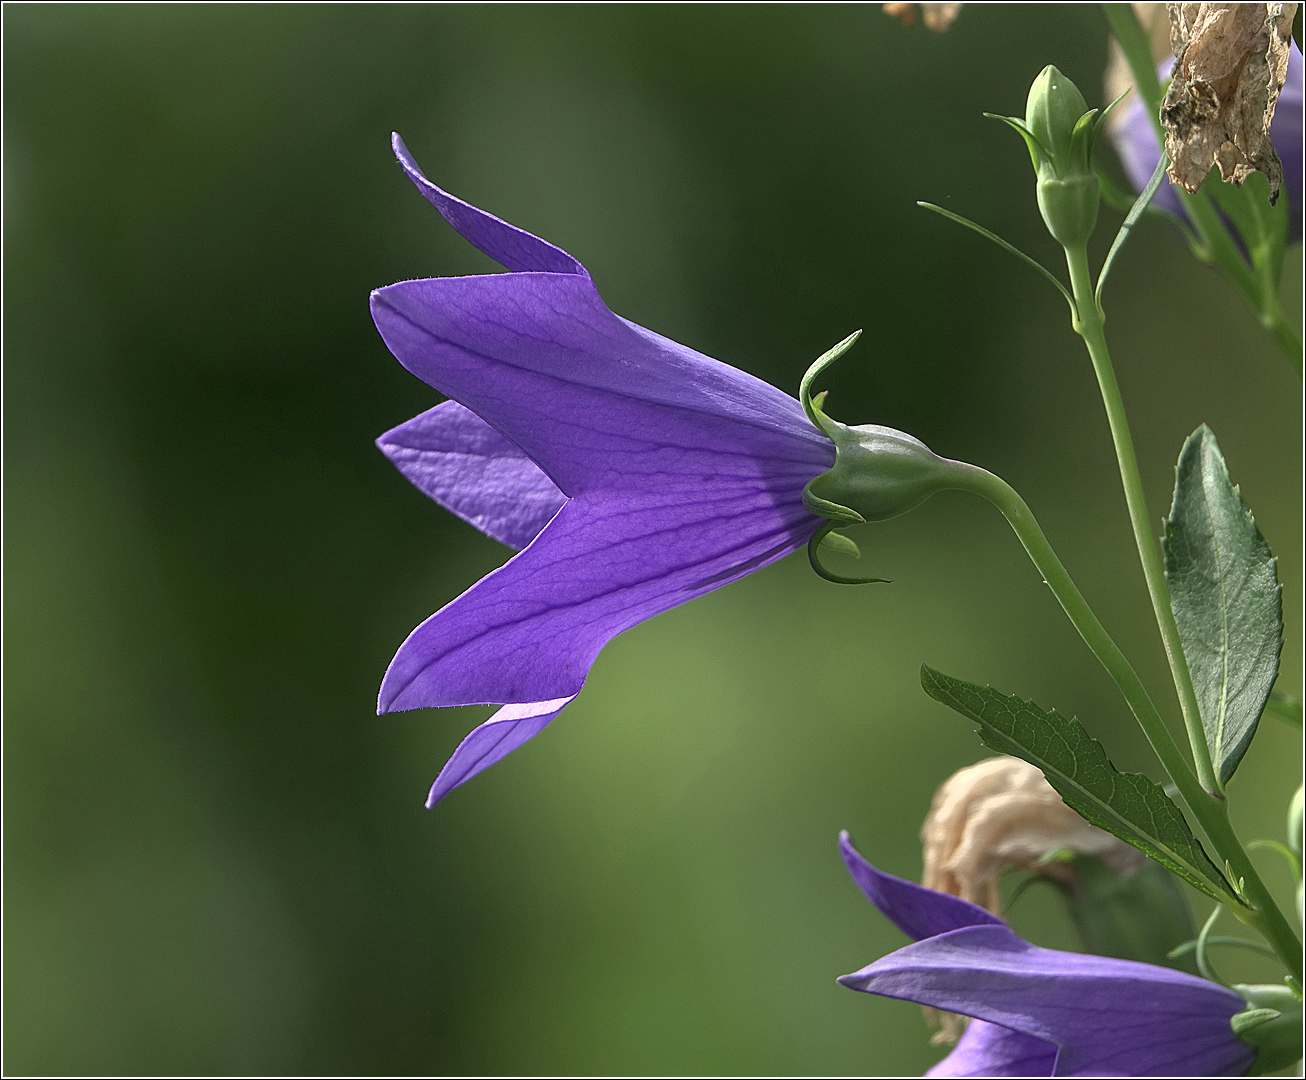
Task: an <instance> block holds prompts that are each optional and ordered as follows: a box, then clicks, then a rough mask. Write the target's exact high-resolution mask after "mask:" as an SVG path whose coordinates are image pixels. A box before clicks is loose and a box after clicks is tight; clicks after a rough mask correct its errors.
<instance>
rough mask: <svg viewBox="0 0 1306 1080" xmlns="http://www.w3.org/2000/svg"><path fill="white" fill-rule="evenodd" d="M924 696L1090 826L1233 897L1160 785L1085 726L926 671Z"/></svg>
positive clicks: (1218, 895) (1211, 891)
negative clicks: (1040, 778)
mask: <svg viewBox="0 0 1306 1080" xmlns="http://www.w3.org/2000/svg"><path fill="white" fill-rule="evenodd" d="M921 685H922V686H924V687H925V692H926V693H927V694H929V695H930V697H932V698H934V700H935V701H941V702H942V703H943V704H944V705H947V706H948V707H949V708H951V709H955V710H956V711H957V712H959V713H961V715H962V716H965V717H967V718H969V719H971V720H974V721H975V722H976V723H978V724H979V725H980V728H979V736H980V739H981V740H983V742H984V745H985V746H988V747H991V748H992V749H994V750H997V751H998V752H999V753H1003V754H1012V755H1014V756H1015V757H1019V758H1024V759H1025V760H1026V761H1028V762H1029V763H1030V764H1031V765H1033V766H1035V767H1036V768H1038V769H1040V770H1041V771H1042V773H1043V775H1044V776H1045V777H1046V778H1047V781H1048V783H1049V784H1051V785H1052V786H1053V787H1054V788H1056V790H1057V793H1058V794H1059V795H1060V796H1061V797H1062V798H1063V799H1064V800H1065V801H1066V805H1067V806H1069V807H1070V808H1071V809H1072V810H1075V811H1076V812H1077V813H1079V814H1080V815H1081V816H1082V817H1084V818H1085V819H1086V820H1087V821H1089V822H1091V823H1092V824H1094V825H1096V826H1097V827H1098V828H1099V829H1105V830H1106V831H1107V832H1109V833H1113V834H1114V835H1116V836H1118V837H1120V839H1121V840H1123V841H1125V843H1127V844H1132V845H1133V846H1134V847H1136V848H1138V850H1139V851H1141V852H1143V853H1144V854H1145V855H1148V856H1150V857H1151V858H1153V859H1155V860H1156V861H1157V862H1159V863H1160V864H1161V865H1162V866H1164V867H1166V869H1168V870H1171V871H1173V872H1174V873H1176V874H1178V875H1179V876H1180V877H1181V878H1183V879H1184V880H1185V881H1186V882H1188V884H1190V885H1192V886H1193V887H1194V888H1195V889H1200V890H1201V891H1202V892H1204V893H1206V894H1207V895H1208V896H1210V897H1212V898H1213V899H1215V900H1221V901H1227V900H1230V899H1235V896H1234V893H1233V890H1232V889H1230V888H1229V885H1228V883H1227V882H1226V881H1225V879H1224V875H1223V874H1221V873H1220V871H1219V870H1218V869H1217V868H1216V866H1215V864H1214V863H1213V862H1211V859H1210V857H1209V856H1208V855H1207V854H1206V850H1205V849H1204V848H1203V847H1202V845H1201V842H1200V841H1199V840H1198V839H1197V838H1196V837H1195V836H1194V835H1193V832H1192V830H1191V829H1190V828H1189V827H1188V822H1187V821H1185V820H1184V816H1183V813H1182V812H1181V811H1180V809H1179V807H1177V806H1176V805H1175V804H1174V803H1173V802H1171V801H1170V798H1169V797H1168V796H1167V795H1166V793H1165V792H1164V791H1163V790H1162V789H1161V786H1160V785H1159V784H1156V783H1154V782H1153V781H1151V780H1149V779H1148V778H1147V777H1146V776H1141V775H1139V774H1137V773H1122V772H1119V771H1117V769H1116V767H1115V766H1114V765H1112V764H1111V762H1110V760H1109V759H1108V758H1107V756H1106V751H1105V750H1103V749H1102V744H1101V743H1099V742H1098V741H1097V740H1096V739H1094V738H1093V737H1092V736H1091V735H1089V733H1088V732H1087V731H1085V730H1084V725H1083V724H1081V723H1080V722H1079V721H1078V720H1076V719H1075V718H1074V717H1071V718H1070V719H1067V718H1066V717H1064V716H1062V715H1061V714H1060V713H1059V712H1057V711H1056V710H1055V709H1054V710H1052V711H1051V712H1044V711H1043V710H1042V709H1040V708H1039V707H1038V706H1037V705H1035V704H1034V703H1033V702H1031V701H1024V700H1022V699H1020V698H1018V697H1008V696H1007V695H1006V694H1002V693H999V692H998V691H997V690H994V689H993V688H992V687H989V686H983V687H981V686H976V685H974V684H973V683H967V682H962V681H961V680H960V679H953V678H950V677H949V676H947V675H943V674H941V673H940V672H937V671H935V670H933V669H932V668H929V667H925V666H922V667H921Z"/></svg>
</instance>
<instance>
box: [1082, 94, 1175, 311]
mask: <svg viewBox="0 0 1306 1080" xmlns="http://www.w3.org/2000/svg"><path fill="white" fill-rule="evenodd" d="M1117 100H1119V99H1117ZM1169 163H1170V159H1169V158H1168V157H1166V156H1165V154H1164V152H1163V153H1162V154H1161V160H1160V161H1158V162H1157V163H1156V169H1155V170H1154V171H1153V172H1152V179H1151V180H1149V181H1148V182H1147V187H1145V188H1143V191H1142V194H1140V195H1139V196H1138V198H1137V199H1136V200H1135V202H1134V205H1133V206H1131V207H1130V208H1129V213H1128V214H1126V215H1125V220H1124V221H1123V222H1121V224H1120V231H1119V232H1117V233H1116V238H1115V241H1114V242H1113V243H1112V244H1111V250H1110V251H1108V252H1107V253H1106V261H1104V262H1103V263H1102V272H1101V273H1100V274H1098V276H1097V288H1096V289H1095V290H1094V291H1093V301H1094V302H1095V303H1096V304H1097V308H1098V311H1101V310H1102V286H1103V285H1105V284H1106V279H1107V275H1108V274H1109V273H1111V267H1112V265H1113V264H1114V263H1115V261H1116V255H1117V254H1118V253H1119V251H1120V249H1121V248H1122V247H1124V245H1125V241H1126V240H1127V239H1128V238H1129V234H1130V232H1131V231H1132V230H1133V228H1134V226H1135V225H1137V224H1138V219H1139V218H1141V217H1142V216H1143V211H1144V210H1146V209H1147V207H1148V204H1149V203H1151V201H1152V197H1153V196H1154V195H1155V194H1156V190H1157V188H1159V187H1160V186H1161V181H1162V180H1163V179H1164V178H1165V167H1166V165H1168V164H1169Z"/></svg>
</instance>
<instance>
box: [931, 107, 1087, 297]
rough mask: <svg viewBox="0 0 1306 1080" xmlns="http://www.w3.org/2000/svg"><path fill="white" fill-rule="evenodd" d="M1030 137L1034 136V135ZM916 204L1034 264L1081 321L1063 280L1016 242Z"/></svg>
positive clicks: (946, 212)
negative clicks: (1015, 243)
mask: <svg viewBox="0 0 1306 1080" xmlns="http://www.w3.org/2000/svg"><path fill="white" fill-rule="evenodd" d="M998 119H999V120H1009V117H1005V116H1000V117H998ZM1030 137H1031V138H1033V136H1030ZM1031 152H1032V151H1031ZM916 205H917V206H923V207H924V208H925V209H926V210H933V211H934V212H935V213H936V214H939V215H941V216H942V217H945V218H947V219H948V220H949V221H955V222H956V223H957V224H958V225H965V226H966V228H968V229H973V230H974V231H975V232H977V233H979V234H980V236H982V237H984V238H985V239H986V240H992V241H993V242H994V243H995V244H997V245H998V247H1000V248H1001V249H1002V250H1003V251H1005V252H1007V253H1008V254H1011V255H1014V256H1016V258H1018V259H1020V260H1021V261H1022V262H1023V263H1025V264H1026V265H1027V266H1032V267H1033V268H1034V269H1035V270H1037V271H1038V272H1039V273H1040V274H1042V275H1043V276H1044V277H1045V278H1047V279H1048V281H1050V282H1052V284H1053V285H1055V286H1056V287H1057V289H1058V290H1059V291H1060V293H1061V295H1062V296H1064V297H1065V298H1066V303H1067V304H1069V305H1070V316H1071V318H1072V319H1074V320H1075V321H1076V322H1078V321H1079V309H1078V308H1076V307H1075V298H1074V297H1073V296H1071V295H1070V291H1069V290H1068V289H1067V288H1066V287H1065V286H1064V285H1062V284H1061V282H1059V281H1058V280H1057V279H1056V275H1055V274H1053V273H1052V271H1051V270H1049V269H1048V268H1047V267H1046V266H1044V265H1043V264H1042V263H1041V262H1039V261H1038V260H1037V259H1033V258H1030V256H1028V255H1026V254H1025V253H1024V252H1023V251H1021V250H1020V248H1018V247H1016V246H1015V245H1014V244H1009V243H1007V242H1006V241H1005V240H1003V239H1002V237H1000V236H999V235H998V234H997V233H992V232H989V230H988V229H986V228H984V226H983V225H976V224H975V222H973V221H971V220H970V218H964V217H962V216H961V215H960V214H954V213H953V212H952V211H951V210H945V209H943V207H941V206H935V205H934V203H929V202H917V203H916Z"/></svg>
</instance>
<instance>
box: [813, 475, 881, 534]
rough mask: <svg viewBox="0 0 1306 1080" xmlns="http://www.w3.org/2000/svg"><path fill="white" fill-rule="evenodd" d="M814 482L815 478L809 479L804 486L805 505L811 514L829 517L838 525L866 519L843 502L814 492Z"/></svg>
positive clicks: (858, 522) (859, 522)
mask: <svg viewBox="0 0 1306 1080" xmlns="http://www.w3.org/2000/svg"><path fill="white" fill-rule="evenodd" d="M822 475H824V474H822ZM816 479H817V480H819V479H820V477H816ZM814 482H815V481H814V480H809V481H808V482H807V484H806V485H805V486H804V487H803V507H804V508H805V509H806V510H807V512H808V513H809V514H815V515H816V516H817V517H823V518H827V519H829V520H830V521H832V522H834V523H835V524H836V525H860V524H861V523H862V522H864V521H865V520H866V519H865V518H864V517H862V515H861V514H859V513H858V512H857V511H856V510H854V509H852V508H851V507H848V506H844V505H843V504H842V503H837V502H831V501H830V500H829V499H823V498H821V496H819V495H815V494H813V493H812V484H813V483H814Z"/></svg>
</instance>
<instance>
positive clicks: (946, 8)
mask: <svg viewBox="0 0 1306 1080" xmlns="http://www.w3.org/2000/svg"><path fill="white" fill-rule="evenodd" d="M961 8H962V5H961V4H921V18H922V19H923V20H924V21H925V25H926V26H927V27H929V29H931V30H933V31H934V32H935V33H936V34H941V33H943V31H945V30H946V29H948V27H949V26H951V25H952V24H953V23H954V22H956V21H957V16H958V15H960V14H961ZM884 13H885V14H886V15H892V16H893V17H894V18H895V19H897V20H898V21H899V22H901V23H902V24H903V25H904V26H912V25H914V24H915V22H916V5H915V4H885V5H884Z"/></svg>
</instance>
